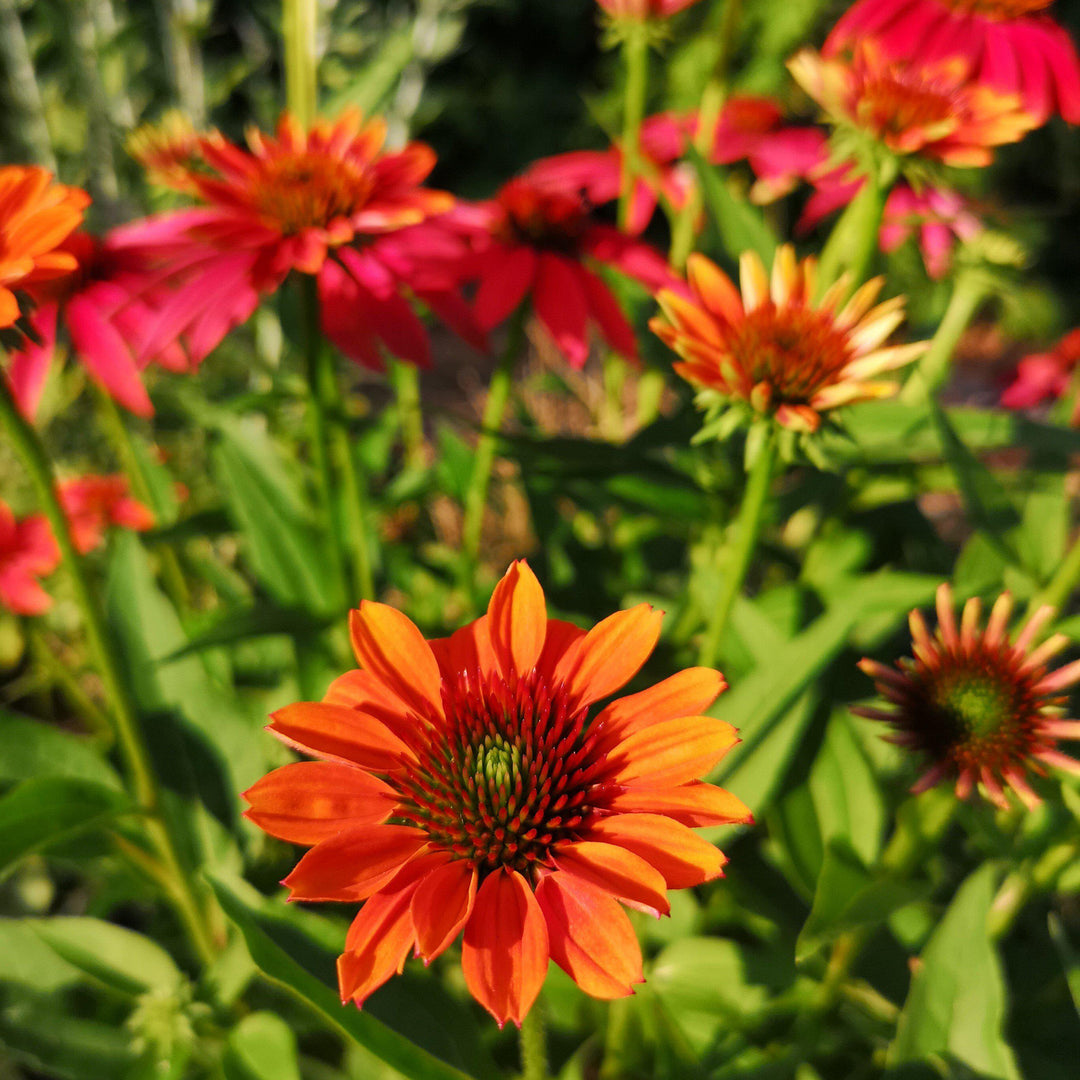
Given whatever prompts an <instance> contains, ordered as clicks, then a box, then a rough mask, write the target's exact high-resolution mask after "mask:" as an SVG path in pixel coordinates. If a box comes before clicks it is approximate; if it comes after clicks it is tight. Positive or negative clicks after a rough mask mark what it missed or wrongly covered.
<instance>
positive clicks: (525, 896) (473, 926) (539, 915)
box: [461, 867, 549, 1027]
mask: <svg viewBox="0 0 1080 1080" xmlns="http://www.w3.org/2000/svg"><path fill="white" fill-rule="evenodd" d="M548 956H549V952H548V932H547V924H546V922H545V920H544V913H543V912H542V911H541V910H540V905H539V904H538V903H537V901H536V897H535V896H534V895H533V892H532V889H530V888H529V886H528V884H527V883H526V881H525V879H524V878H523V877H522V876H521V875H520V874H519V873H517V872H516V871H514V870H508V869H506V868H505V867H503V868H501V869H499V870H495V871H493V872H492V873H490V874H489V875H488V876H487V878H485V879H484V883H483V884H482V885H481V886H480V889H479V891H478V892H477V894H476V903H475V904H474V905H473V912H472V915H471V916H470V918H469V921H468V923H466V925H465V937H464V940H463V942H462V946H461V970H462V972H463V973H464V975H465V985H466V986H468V988H469V992H470V993H471V994H472V995H473V997H474V998H476V1000H477V1001H479V1002H480V1004H481V1005H483V1006H484V1008H485V1009H487V1011H488V1012H489V1013H491V1015H492V1016H493V1017H495V1020H496V1021H497V1022H498V1024H499V1025H500V1026H502V1025H503V1024H505V1023H506V1021H507V1020H512V1021H513V1022H514V1023H515V1024H517V1025H518V1027H520V1026H521V1021H522V1020H524V1018H525V1014H526V1013H527V1012H528V1011H529V1009H531V1008H532V1005H533V1002H534V1001H535V1000H536V996H537V994H539V993H540V988H541V987H542V986H543V985H544V976H545V975H546V974H547V966H548Z"/></svg>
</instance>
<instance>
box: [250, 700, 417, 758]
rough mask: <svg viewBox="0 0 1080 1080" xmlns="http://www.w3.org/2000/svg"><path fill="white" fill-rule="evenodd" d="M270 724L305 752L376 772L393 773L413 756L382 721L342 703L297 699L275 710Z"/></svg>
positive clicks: (275, 731) (276, 732)
mask: <svg viewBox="0 0 1080 1080" xmlns="http://www.w3.org/2000/svg"><path fill="white" fill-rule="evenodd" d="M268 727H269V728H270V730H271V731H272V732H273V733H274V734H275V735H277V737H278V738H279V739H281V741H282V742H284V743H288V745H289V746H292V747H295V748H296V749H297V750H300V751H303V752H304V753H305V754H314V755H315V756H316V757H324V758H329V759H330V760H332V761H343V762H346V763H350V762H351V763H352V764H355V765H359V766H360V767H361V768H363V769H371V770H372V771H373V772H390V771H391V770H393V769H395V768H397V767H398V766H399V765H400V764H401V763H402V761H404V760H407V759H410V758H412V751H411V750H410V749H409V748H408V747H407V746H406V745H405V743H403V742H402V741H401V739H399V738H398V737H397V736H396V735H395V734H394V733H393V732H392V731H391V730H390V729H389V728H388V727H387V726H386V725H385V724H384V723H382V721H380V720H376V719H375V718H374V717H373V716H365V715H364V713H361V712H357V711H356V710H355V709H346V708H345V707H344V706H342V705H326V704H323V703H322V702H320V701H298V702H297V703H296V704H295V705H286V706H285V708H284V709H278V711H277V712H276V713H273V714H272V716H271V718H270V723H269V725H268Z"/></svg>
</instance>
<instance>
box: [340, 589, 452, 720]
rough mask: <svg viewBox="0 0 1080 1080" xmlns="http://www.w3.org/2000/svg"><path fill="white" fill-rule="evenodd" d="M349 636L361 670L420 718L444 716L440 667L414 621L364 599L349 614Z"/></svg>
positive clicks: (385, 605) (390, 608)
mask: <svg viewBox="0 0 1080 1080" xmlns="http://www.w3.org/2000/svg"><path fill="white" fill-rule="evenodd" d="M349 633H350V635H351V637H352V645H353V651H354V652H355V653H356V659H357V660H358V661H359V662H360V666H361V667H363V668H367V670H368V671H373V672H374V673H375V674H376V675H377V676H378V677H379V678H380V679H382V681H383V682H384V683H386V685H387V686H389V687H390V689H391V690H393V691H394V693H395V694H397V695H398V697H400V698H401V700H402V701H404V702H406V703H407V704H408V705H409V706H411V707H412V708H413V709H414V710H415V711H416V712H418V713H419V714H420V715H421V716H428V717H430V716H436V717H441V716H442V714H443V712H442V692H441V682H442V680H441V678H440V676H439V665H438V664H437V663H436V661H435V655H434V653H432V651H431V646H430V645H428V643H427V641H425V640H424V635H423V634H421V633H420V631H419V630H418V629H417V628H416V625H415V624H414V623H413V621H412V619H410V618H409V617H408V616H407V615H404V614H402V613H401V612H400V611H398V610H397V609H396V608H392V607H390V606H389V605H388V604H377V603H374V602H373V601H371V600H363V601H361V603H360V607H359V608H358V609H357V610H355V611H351V612H349Z"/></svg>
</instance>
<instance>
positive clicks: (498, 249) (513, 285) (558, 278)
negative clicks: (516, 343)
mask: <svg viewBox="0 0 1080 1080" xmlns="http://www.w3.org/2000/svg"><path fill="white" fill-rule="evenodd" d="M534 168H535V166H534ZM564 180H565V178H560V179H559V181H556V180H555V178H554V177H551V176H544V177H543V179H542V181H538V180H536V179H533V178H531V177H530V176H529V175H528V174H526V175H524V176H520V177H518V178H517V179H515V180H511V181H510V182H509V183H508V184H506V185H504V186H503V188H502V189H501V190H500V191H499V193H498V194H497V195H496V196H495V198H494V199H493V200H491V202H489V203H487V204H485V206H484V207H482V213H483V214H484V215H485V217H486V222H487V232H486V235H485V236H484V237H483V238H482V239H481V240H480V241H479V250H478V252H477V254H476V256H475V259H474V261H473V273H474V275H475V276H476V277H478V278H479V281H480V286H479V289H478V291H477V294H476V301H475V312H476V317H477V320H478V322H479V323H480V325H481V326H483V327H484V328H485V329H491V328H492V327H494V326H497V325H498V324H499V323H500V322H502V320H503V319H505V318H506V317H507V316H508V315H509V314H510V313H511V312H512V311H514V309H515V308H517V306H518V305H519V304H520V303H521V302H522V301H523V300H525V298H526V297H528V298H529V299H530V301H531V303H532V308H533V311H534V312H535V314H536V317H537V319H539V321H540V323H541V324H542V325H543V326H544V328H545V329H546V330H547V331H548V333H550V335H551V337H552V339H553V340H554V342H555V345H556V346H557V347H558V349H559V351H560V352H561V353H562V354H563V355H564V356H565V357H566V359H567V360H568V361H569V363H570V364H571V366H573V367H576V368H580V367H581V366H582V365H583V364H584V363H585V360H586V357H587V356H588V353H589V342H588V336H587V330H588V325H589V323H590V322H592V323H595V324H596V326H597V327H598V328H599V330H600V333H601V335H602V336H603V338H604V340H605V341H606V342H607V343H608V345H610V346H611V348H612V349H613V350H614V351H615V352H617V353H620V354H621V355H623V356H626V357H629V358H630V359H637V340H636V338H635V335H634V331H633V329H632V328H631V326H630V324H629V323H628V322H627V321H626V317H625V316H624V315H623V313H622V311H621V310H620V309H619V305H618V303H617V301H616V300H615V298H614V296H612V294H611V292H610V290H609V289H608V287H607V285H605V284H604V282H603V281H602V280H601V279H600V277H599V276H598V275H597V274H596V272H595V270H594V269H593V267H594V266H604V265H606V266H610V267H613V268H614V269H617V270H620V271H621V272H622V273H624V274H627V275H629V276H630V277H633V278H637V280H638V281H641V282H643V283H644V284H645V285H647V286H648V287H649V288H650V289H655V288H658V287H660V286H661V285H665V284H671V283H672V282H673V281H674V278H673V277H672V274H671V272H670V270H669V269H668V266H667V263H666V261H665V260H664V258H663V256H661V255H660V253H659V252H657V251H656V250H655V249H654V248H652V247H649V246H648V245H647V244H644V243H642V242H641V241H639V240H634V239H632V238H630V237H628V236H625V235H624V234H623V233H621V232H619V230H618V229H615V228H614V227H612V226H610V225H604V224H601V223H599V222H597V221H595V220H594V219H593V218H592V216H591V215H590V213H589V202H588V200H587V199H586V198H585V197H584V196H583V195H582V193H581V191H580V190H578V189H575V188H573V187H571V186H570V184H569V183H566V184H565V186H563V184H564Z"/></svg>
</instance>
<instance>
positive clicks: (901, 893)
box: [795, 839, 927, 961]
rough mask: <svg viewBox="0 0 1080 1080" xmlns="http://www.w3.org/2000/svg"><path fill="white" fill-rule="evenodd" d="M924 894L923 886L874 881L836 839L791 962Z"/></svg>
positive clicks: (881, 879) (872, 923) (877, 922)
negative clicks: (839, 935)
mask: <svg viewBox="0 0 1080 1080" xmlns="http://www.w3.org/2000/svg"><path fill="white" fill-rule="evenodd" d="M926 892H927V887H925V886H921V885H917V884H915V883H913V882H909V881H905V880H899V879H897V878H895V877H889V876H884V875H878V876H874V875H873V874H871V872H870V871H869V870H868V869H867V868H866V865H865V864H864V863H863V861H862V859H860V858H859V856H858V855H857V854H856V853H855V852H854V851H852V850H851V848H850V847H849V846H848V845H847V844H846V843H845V842H844V841H843V840H841V839H837V840H834V841H833V842H832V843H830V844H829V846H828V847H827V848H826V849H825V857H824V859H823V861H822V865H821V873H820V874H819V875H818V879H817V887H816V889H815V891H814V902H813V906H812V907H811V909H810V914H809V916H808V917H807V920H806V922H805V923H804V925H803V928H802V930H801V931H800V932H799V937H798V940H797V941H796V943H795V959H796V960H797V961H801V960H804V959H805V958H806V957H807V956H810V955H812V954H813V953H815V952H816V951H817V950H818V949H819V948H820V947H821V946H822V945H824V944H825V943H826V942H828V941H831V940H832V939H833V938H834V937H836V935H837V934H840V933H843V932H845V931H847V930H854V929H856V928H857V927H860V926H876V925H880V924H881V923H883V922H884V921H885V920H886V919H887V918H888V917H889V916H890V915H891V914H892V913H893V912H894V911H896V910H898V909H899V908H902V907H904V906H905V905H907V904H910V903H912V902H913V901H915V900H919V899H921V898H923V897H924V896H925V895H926Z"/></svg>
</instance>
